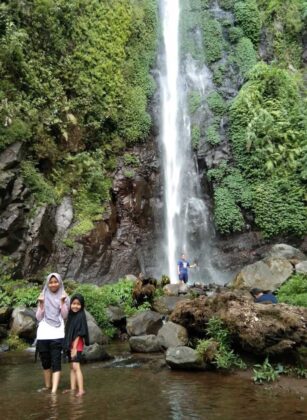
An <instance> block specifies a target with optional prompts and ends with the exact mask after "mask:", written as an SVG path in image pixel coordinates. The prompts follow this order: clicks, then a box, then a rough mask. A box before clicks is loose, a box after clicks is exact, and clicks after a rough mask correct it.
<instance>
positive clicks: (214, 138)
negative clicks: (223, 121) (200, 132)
mask: <svg viewBox="0 0 307 420" xmlns="http://www.w3.org/2000/svg"><path fill="white" fill-rule="evenodd" d="M205 136H206V141H207V142H208V143H209V144H211V146H215V145H217V144H219V143H220V141H221V138H220V134H219V132H218V127H217V124H211V125H209V127H208V128H206V130H205Z"/></svg>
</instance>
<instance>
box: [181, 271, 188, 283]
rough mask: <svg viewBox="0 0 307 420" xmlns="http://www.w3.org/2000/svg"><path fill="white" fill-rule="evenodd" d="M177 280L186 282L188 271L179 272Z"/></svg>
mask: <svg viewBox="0 0 307 420" xmlns="http://www.w3.org/2000/svg"><path fill="white" fill-rule="evenodd" d="M179 280H181V281H183V282H184V283H187V282H188V273H180V274H179Z"/></svg>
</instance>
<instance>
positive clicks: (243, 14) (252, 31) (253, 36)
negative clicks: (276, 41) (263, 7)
mask: <svg viewBox="0 0 307 420" xmlns="http://www.w3.org/2000/svg"><path fill="white" fill-rule="evenodd" d="M234 13H235V17H236V20H237V23H238V24H239V25H240V26H241V28H242V29H243V31H244V34H245V35H246V36H247V37H248V38H250V40H251V41H252V42H253V43H254V44H257V43H258V40H259V35H260V28H261V19H260V13H259V9H258V6H257V1H256V0H245V1H239V2H236V3H235V6H234Z"/></svg>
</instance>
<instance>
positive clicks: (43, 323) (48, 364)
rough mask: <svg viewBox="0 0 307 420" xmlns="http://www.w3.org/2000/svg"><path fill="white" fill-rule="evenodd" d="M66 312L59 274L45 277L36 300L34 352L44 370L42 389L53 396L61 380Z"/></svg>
mask: <svg viewBox="0 0 307 420" xmlns="http://www.w3.org/2000/svg"><path fill="white" fill-rule="evenodd" d="M68 310H69V299H68V297H67V294H66V293H65V290H64V285H63V281H62V279H61V276H60V275H59V274H58V273H51V274H49V275H48V277H47V280H46V283H45V285H44V289H43V291H42V293H41V294H40V296H39V298H38V307H37V311H36V319H37V320H38V321H39V324H38V328H37V336H36V338H37V344H36V345H37V350H38V353H39V356H40V359H41V363H42V367H43V370H44V382H45V387H44V388H42V389H41V391H45V390H49V389H51V393H52V394H55V393H56V392H57V389H58V385H59V382H60V376H61V356H62V348H63V340H64V334H65V332H64V320H65V319H66V318H67V315H68Z"/></svg>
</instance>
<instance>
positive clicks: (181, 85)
mask: <svg viewBox="0 0 307 420" xmlns="http://www.w3.org/2000/svg"><path fill="white" fill-rule="evenodd" d="M181 4H182V5H184V3H183V1H182V2H181ZM160 14H161V27H162V43H163V47H162V54H161V55H162V57H163V58H162V59H161V60H160V66H159V67H160V73H159V74H160V77H159V82H160V93H161V96H160V103H161V124H160V127H161V130H160V143H161V146H162V160H163V171H164V208H165V238H164V248H165V256H166V260H167V262H166V266H167V268H166V270H167V273H166V274H168V275H169V277H170V280H171V283H176V282H177V281H178V276H177V260H178V258H179V255H180V254H181V253H182V252H184V253H185V254H187V255H188V258H190V262H191V263H192V262H194V261H196V262H197V265H198V269H197V270H196V272H193V274H191V277H192V278H193V281H200V282H206V283H209V282H212V281H214V282H217V283H219V282H221V281H222V277H223V275H221V273H220V272H219V271H218V270H216V269H215V268H214V267H213V266H212V264H211V255H212V251H213V247H212V243H213V240H214V235H215V232H214V228H213V223H212V220H211V216H210V214H211V212H210V209H209V206H208V203H207V202H208V200H207V198H208V197H205V196H204V194H203V192H202V189H201V187H200V176H199V173H198V166H197V159H196V156H194V158H193V154H192V138H193V129H194V130H195V127H196V129H197V130H200V128H199V127H200V126H201V125H204V124H205V123H206V121H204V115H206V112H205V109H207V108H206V97H207V96H208V94H209V93H210V92H211V91H212V89H213V83H212V76H211V72H210V70H209V69H208V67H207V66H206V65H204V64H203V63H202V64H200V63H199V62H197V60H195V58H192V56H191V55H190V54H189V53H186V54H183V53H182V51H181V46H180V29H179V27H180V22H181V18H182V16H181V14H180V0H160ZM195 42H196V43H197V44H198V46H199V48H202V35H201V32H200V30H199V29H198V30H197V31H195ZM191 92H194V94H195V95H197V96H198V98H199V102H200V103H199V104H198V111H197V112H196V115H194V116H193V124H194V128H193V127H192V122H191V117H190V113H191V110H190V109H189V95H190V94H191ZM198 116H199V117H198ZM195 124H196V125H195ZM191 260H192V261H191ZM219 280H220V281H219Z"/></svg>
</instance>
